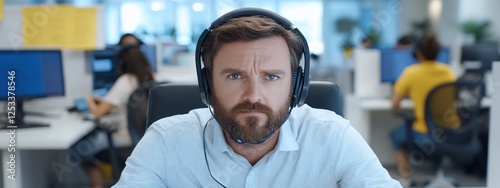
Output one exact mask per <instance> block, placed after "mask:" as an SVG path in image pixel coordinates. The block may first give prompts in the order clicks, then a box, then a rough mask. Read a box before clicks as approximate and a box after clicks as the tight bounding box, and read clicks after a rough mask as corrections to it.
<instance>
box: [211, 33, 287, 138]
mask: <svg viewBox="0 0 500 188" xmlns="http://www.w3.org/2000/svg"><path fill="white" fill-rule="evenodd" d="M291 80H292V71H291V63H290V55H289V52H288V46H287V44H286V42H285V40H284V39H283V38H281V37H271V38H265V39H259V40H255V41H237V42H231V43H227V44H224V45H222V46H221V48H220V49H219V51H218V52H217V54H216V55H215V57H214V63H213V71H212V83H213V85H212V86H213V94H214V95H213V96H212V98H211V100H212V101H211V103H212V106H213V108H214V113H215V116H216V117H217V121H218V122H219V123H220V124H221V126H222V127H223V129H224V130H226V131H228V132H230V133H231V134H233V135H235V136H236V137H238V138H242V139H243V141H245V142H247V143H254V144H255V143H258V142H259V141H260V140H261V139H262V138H263V137H264V136H267V135H269V134H271V133H273V132H274V131H276V130H277V129H279V127H280V126H281V124H283V122H284V121H285V120H286V119H285V118H286V117H287V113H288V108H289V106H290V96H291Z"/></svg>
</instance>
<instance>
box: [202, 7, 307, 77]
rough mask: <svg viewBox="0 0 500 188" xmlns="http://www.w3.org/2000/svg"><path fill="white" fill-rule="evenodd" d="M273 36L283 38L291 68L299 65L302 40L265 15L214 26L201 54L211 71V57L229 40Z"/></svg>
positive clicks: (236, 19) (231, 20)
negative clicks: (288, 53)
mask: <svg viewBox="0 0 500 188" xmlns="http://www.w3.org/2000/svg"><path fill="white" fill-rule="evenodd" d="M273 36H281V37H283V38H284V39H285V41H286V43H287V45H288V50H289V52H290V60H291V65H292V66H291V67H292V70H294V69H295V68H297V67H298V66H299V60H300V58H301V56H302V53H303V50H302V45H303V44H302V41H301V40H300V38H299V37H298V36H297V35H296V34H295V33H294V32H293V31H290V30H286V29H285V28H284V27H283V26H281V25H280V24H278V23H277V22H276V21H275V20H273V19H271V18H268V17H265V16H248V17H239V18H233V19H230V20H229V21H228V22H227V23H225V24H223V25H221V26H219V27H217V28H214V29H212V30H211V32H210V33H209V34H208V36H207V38H206V39H205V42H204V43H203V46H202V50H201V56H202V60H203V63H204V66H205V68H206V69H208V70H210V72H211V71H212V66H213V59H214V57H215V55H216V54H217V52H218V50H219V48H220V47H221V46H222V45H223V44H225V43H229V42H234V41H251V40H257V39H262V38H269V37H273Z"/></svg>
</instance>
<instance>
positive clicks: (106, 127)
mask: <svg viewBox="0 0 500 188" xmlns="http://www.w3.org/2000/svg"><path fill="white" fill-rule="evenodd" d="M95 124H96V125H97V128H98V129H100V130H103V131H105V132H106V133H108V134H110V133H114V132H116V131H117V130H118V124H117V123H105V122H101V121H99V120H96V121H95Z"/></svg>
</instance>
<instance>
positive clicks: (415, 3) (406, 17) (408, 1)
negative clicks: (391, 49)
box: [398, 0, 429, 38]
mask: <svg viewBox="0 0 500 188" xmlns="http://www.w3.org/2000/svg"><path fill="white" fill-rule="evenodd" d="M400 1H401V14H400V16H399V36H401V35H404V34H408V33H411V31H412V26H411V25H412V23H413V22H415V21H422V20H424V19H425V18H426V17H427V4H428V3H429V0H400ZM399 36H398V38H399Z"/></svg>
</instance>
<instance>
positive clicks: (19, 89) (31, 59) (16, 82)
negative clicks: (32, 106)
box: [0, 50, 65, 129]
mask: <svg viewBox="0 0 500 188" xmlns="http://www.w3.org/2000/svg"><path fill="white" fill-rule="evenodd" d="M0 60H1V61H0V72H1V73H3V74H4V75H5V77H4V79H6V80H5V82H4V85H3V86H2V87H0V100H7V101H8V103H7V109H8V111H7V118H8V120H7V121H5V122H3V123H2V124H1V128H2V129H4V128H8V129H10V128H28V127H47V126H49V124H45V123H33V122H25V121H24V115H25V112H24V108H23V106H24V105H23V101H25V100H27V99H34V98H44V97H49V96H63V95H64V94H65V93H64V75H63V67H62V66H63V65H62V57H61V51H55V50H0Z"/></svg>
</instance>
